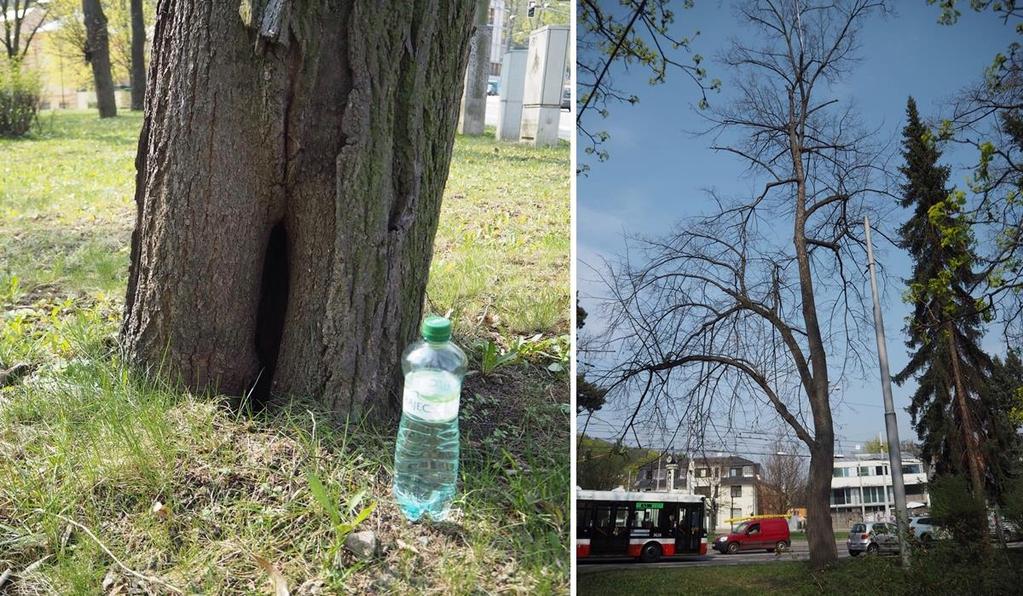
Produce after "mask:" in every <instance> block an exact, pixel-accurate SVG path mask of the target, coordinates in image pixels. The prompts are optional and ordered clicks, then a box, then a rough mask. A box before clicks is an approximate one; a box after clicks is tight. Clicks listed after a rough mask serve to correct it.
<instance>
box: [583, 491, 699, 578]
mask: <svg viewBox="0 0 1023 596" xmlns="http://www.w3.org/2000/svg"><path fill="white" fill-rule="evenodd" d="M704 498H705V497H701V496H699V495H685V494H680V493H653V492H650V493H648V492H628V491H623V490H604V491H601V490H577V491H576V498H575V511H576V541H575V544H576V547H575V550H576V556H577V557H578V558H579V559H580V560H582V559H591V558H597V557H635V558H638V559H639V560H641V561H645V562H653V561H657V560H659V559H660V558H661V557H674V556H679V555H706V554H707V531H706V529H705V528H704V527H703V520H704V515H703V513H704Z"/></svg>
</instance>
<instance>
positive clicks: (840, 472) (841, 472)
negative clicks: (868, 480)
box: [831, 468, 851, 478]
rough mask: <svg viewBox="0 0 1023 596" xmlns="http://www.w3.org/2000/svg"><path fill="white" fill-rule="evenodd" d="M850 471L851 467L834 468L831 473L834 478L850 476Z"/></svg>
mask: <svg viewBox="0 0 1023 596" xmlns="http://www.w3.org/2000/svg"><path fill="white" fill-rule="evenodd" d="M850 471H851V468H835V470H834V471H833V472H832V473H831V475H832V476H834V477H835V478H848V477H849V476H851V474H850V473H849V472H850Z"/></svg>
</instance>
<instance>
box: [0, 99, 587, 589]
mask: <svg viewBox="0 0 1023 596" xmlns="http://www.w3.org/2000/svg"><path fill="white" fill-rule="evenodd" d="M42 123H43V126H42V129H41V130H39V131H36V132H35V133H34V134H33V136H32V137H31V138H30V139H27V140H20V141H0V155H3V157H4V159H2V160H0V372H2V371H3V370H4V369H7V368H9V367H11V366H13V365H14V364H16V363H24V364H28V365H29V366H28V371H29V373H28V374H27V375H25V376H24V377H22V378H20V379H18V380H17V381H16V382H14V383H13V384H11V385H9V386H6V387H3V388H0V573H2V572H3V571H4V570H5V569H8V568H10V569H11V570H12V571H13V573H14V574H15V575H14V577H13V580H12V581H13V583H12V584H10V585H8V586H7V587H8V588H9V589H12V590H13V591H14V593H16V594H21V593H24V594H35V593H67V594H79V593H100V592H104V591H106V590H104V589H103V585H104V582H105V580H106V582H107V584H108V589H111V590H112V589H115V588H117V587H118V586H119V587H120V590H121V591H122V593H123V592H127V591H129V589H132V588H133V587H134V586H141V587H145V588H147V589H151V590H155V591H158V592H159V591H161V590H166V589H165V588H160V583H159V582H161V581H162V582H166V583H167V584H170V585H172V586H175V587H177V588H179V589H182V590H184V591H186V592H189V593H192V592H202V593H237V592H242V593H256V592H260V593H264V592H265V591H266V590H267V589H268V587H269V585H270V576H269V574H268V572H267V571H266V570H265V569H264V568H263V567H262V566H261V565H260V561H261V560H265V561H267V562H269V564H270V565H272V567H273V568H274V569H276V570H277V571H279V572H280V574H281V575H283V577H284V578H285V579H286V581H287V583H288V584H289V586H290V588H291V590H292V593H318V592H317V590H320V591H321V592H323V593H337V592H354V593H364V592H368V591H369V592H374V591H375V592H392V593H405V592H434V593H479V592H488V593H496V592H510V591H519V592H529V593H541V594H542V593H565V592H567V591H568V575H569V571H568V540H567V534H568V515H569V514H568V512H569V492H568V486H569V472H568V470H569V461H568V459H569V455H568V440H569V436H568V428H569V414H570V408H569V406H568V380H567V376H566V374H565V372H563V371H560V372H559V371H558V370H557V369H558V368H561V367H563V366H564V364H565V362H566V360H567V338H566V336H565V332H566V320H567V313H568V303H569V301H568V298H569V296H568V292H569V290H568V179H567V176H568V172H569V164H568V150H567V148H566V147H560V148H557V149H552V150H542V151H538V150H531V149H528V148H523V147H513V146H507V145H499V144H496V143H494V142H493V141H492V140H491V139H488V138H480V139H466V138H459V139H457V141H456V145H455V147H456V148H455V156H454V160H455V162H454V164H453V166H452V171H451V176H450V179H449V184H448V190H447V192H446V198H445V203H444V212H443V215H442V218H441V221H442V223H441V227H440V231H439V232H438V237H437V243H436V252H435V257H434V261H433V270H432V271H431V280H430V289H429V300H430V301H431V305H432V306H433V308H434V309H435V310H437V311H442V312H445V311H449V310H450V311H452V312H453V313H455V316H457V317H458V318H459V321H460V323H459V329H461V330H462V335H461V336H460V338H459V340H460V341H461V342H462V343H464V344H467V345H470V346H473V345H475V343H476V342H477V341H478V340H479V339H482V338H484V337H486V338H488V339H491V340H493V341H495V342H496V343H497V344H499V345H500V346H501V348H500V349H501V351H504V352H509V353H511V352H513V353H514V354H515V358H512V359H509V362H511V363H510V364H507V365H504V366H502V367H500V368H499V369H496V370H493V371H489V374H487V375H485V376H484V375H481V374H475V375H471V376H470V377H468V378H467V379H466V383H465V386H464V389H463V398H462V415H461V421H462V424H461V425H462V429H463V432H462V445H461V451H462V459H461V461H462V467H461V479H460V480H461V481H460V491H459V495H458V497H457V500H456V502H455V503H454V508H455V510H454V512H453V516H452V519H451V520H450V521H449V522H445V523H442V524H416V525H413V524H409V523H407V522H406V521H404V519H403V518H402V517H401V516H400V513H399V512H398V510H397V508H396V506H395V505H394V503H393V501H392V499H391V496H390V472H391V467H392V462H391V454H392V452H393V433H394V429H393V428H379V427H373V426H370V425H368V424H364V423H361V422H360V421H355V420H352V421H338V420H332V419H331V418H330V417H329V416H326V415H324V414H322V413H320V412H319V411H318V410H317V409H316V407H315V406H313V405H310V404H303V403H292V404H289V405H288V406H286V407H283V408H281V409H277V410H273V411H265V412H258V413H253V412H249V411H238V410H236V409H232V408H231V407H230V406H229V405H228V403H227V400H226V399H225V398H222V397H219V396H211V395H191V394H187V393H182V392H179V391H175V390H173V389H171V388H170V387H167V386H164V385H162V384H161V383H160V382H159V381H157V380H155V379H147V378H143V377H141V376H139V374H138V373H137V372H136V371H132V370H129V369H127V368H126V367H124V366H123V365H122V364H121V363H120V361H119V360H118V358H117V350H116V341H117V330H118V325H119V322H120V316H121V307H122V301H123V292H124V283H125V277H126V274H127V264H128V250H127V244H128V239H129V236H130V231H131V226H132V224H133V217H134V213H133V202H132V192H133V187H134V168H133V165H132V162H133V159H134V152H135V142H136V135H137V131H138V128H139V126H140V118H139V117H138V116H137V115H134V114H132V115H125V116H121V117H118V118H117V119H114V120H109V121H100V120H99V119H97V118H96V117H95V116H94V114H92V113H67V114H58V115H56V116H51V115H46V116H44V117H43V118H42ZM556 172H560V173H561V174H560V177H559V176H558V175H557V173H556ZM515 209H519V210H523V211H526V210H528V211H529V217H517V216H514V215H512V214H511V213H512V211H514V210H515ZM477 231H478V232H477ZM470 240H471V241H470ZM537 334H538V336H537ZM527 336H528V337H527ZM523 337H527V338H526V339H523ZM474 360H478V357H477V356H476V354H474ZM554 364H557V365H558V366H552V365H554ZM549 367H550V368H552V369H554V370H549ZM9 382H10V381H9ZM314 478H315V479H316V480H319V481H320V482H321V483H322V484H323V486H324V489H325V493H326V494H327V495H328V498H327V499H326V500H325V501H324V500H323V499H317V498H316V496H315V494H314V493H315V490H314V487H315V484H316V480H314ZM156 503H159V504H161V507H160V508H158V509H157V510H156V511H154V504H156ZM367 511H368V512H369V513H368V516H366V519H365V521H362V522H361V523H360V524H359V525H358V529H359V530H362V529H372V530H374V531H375V532H376V534H377V536H378V538H379V540H380V543H381V547H382V551H381V553H380V554H379V556H378V557H376V558H375V559H374V560H372V561H369V562H361V561H356V560H355V559H354V558H353V557H352V555H351V554H350V553H348V552H347V551H346V550H345V549H344V548H339V545H340V544H342V543H343V539H344V536H345V534H346V532H347V531H349V530H350V529H351V528H350V527H348V525H350V524H352V523H353V522H355V521H358V519H359V517H360V514H362V515H363V516H365V514H366V512H367ZM86 530H88V531H86ZM89 532H91V533H92V535H93V536H94V537H95V538H93V537H92V536H90V535H89ZM107 551H109V553H108V552H107ZM111 553H112V554H113V557H116V558H117V559H118V560H119V561H120V562H121V563H123V564H124V565H125V566H127V567H128V568H130V569H131V570H133V571H135V572H138V573H139V574H142V575H144V576H148V577H149V578H150V579H149V580H139V579H138V578H136V577H133V575H132V574H131V573H129V572H127V571H125V570H124V569H123V568H121V567H120V566H119V565H118V563H116V562H115V561H114V558H113V557H112V556H111ZM110 582H112V585H111V584H110Z"/></svg>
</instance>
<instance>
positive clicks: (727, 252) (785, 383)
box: [595, 0, 885, 568]
mask: <svg viewBox="0 0 1023 596" xmlns="http://www.w3.org/2000/svg"><path fill="white" fill-rule="evenodd" d="M884 8H885V6H884V3H883V2H879V1H872V0H849V1H838V2H819V3H818V2H801V3H798V4H797V3H776V2H773V1H770V0H762V1H759V2H746V3H744V4H742V5H741V6H740V7H739V8H738V13H739V16H740V17H741V18H742V19H743V20H744V21H745V22H746V23H747V24H748V25H749V26H750V34H749V35H748V36H744V37H743V38H742V39H739V40H736V41H735V42H734V44H733V46H732V49H731V50H730V51H729V52H728V54H727V56H726V57H725V65H726V66H728V67H729V68H731V69H732V70H733V72H734V73H735V88H736V95H737V97H738V99H737V100H736V101H735V103H734V104H732V105H731V106H730V107H727V108H724V109H720V110H715V111H714V112H713V113H711V114H709V115H708V118H710V119H711V122H712V128H711V131H712V132H715V133H719V134H718V136H717V138H722V139H728V140H730V139H736V140H735V142H734V143H732V144H723V145H719V146H716V147H715V149H717V150H719V151H722V152H726V153H729V154H732V155H735V156H738V157H740V158H741V159H743V160H745V162H746V163H747V164H749V168H750V170H751V173H752V174H753V175H756V176H763V177H765V178H766V180H767V181H766V182H765V183H764V184H763V186H762V187H761V190H760V192H759V193H757V194H755V195H754V196H752V197H751V198H749V199H745V200H737V201H725V200H723V199H720V198H718V199H717V209H716V210H715V212H713V213H712V214H711V215H709V216H707V217H701V218H696V219H693V220H689V221H686V222H684V223H683V224H682V225H681V226H679V231H678V232H676V233H674V234H672V235H670V236H669V237H667V238H663V239H658V240H649V241H642V240H641V241H638V244H639V245H640V246H641V247H642V249H641V250H640V251H639V252H641V253H642V262H641V263H640V264H639V265H638V266H633V265H632V264H631V259H632V257H631V256H630V257H629V258H627V259H626V260H625V261H624V262H623V263H622V264H621V265H620V266H618V267H617V268H615V267H612V268H611V270H610V271H609V272H608V277H607V282H608V285H609V288H610V292H611V294H612V297H611V300H610V302H611V304H610V315H609V317H610V321H611V330H610V332H609V333H608V334H607V335H608V340H607V342H608V343H607V346H608V347H609V348H614V349H615V350H616V352H617V354H618V361H617V362H615V363H613V364H611V365H609V366H608V367H607V368H606V370H605V371H604V377H603V379H600V378H598V379H595V380H596V381H598V382H601V381H604V382H603V383H602V384H603V385H604V386H605V387H607V388H608V389H610V390H611V393H609V396H613V397H615V398H617V399H627V400H628V403H629V404H630V406H631V407H632V413H631V414H630V418H629V419H628V420H627V421H626V423H625V427H624V429H623V431H622V433H623V436H624V435H626V434H627V433H629V432H630V431H632V430H633V426H634V425H635V422H636V418H637V416H638V415H639V414H640V412H648V413H649V412H651V411H657V410H658V409H660V412H661V414H660V416H661V417H667V416H669V415H670V416H672V417H674V418H676V419H679V420H695V421H699V422H698V423H699V424H705V421H706V420H707V419H709V418H710V417H711V415H712V412H713V409H714V408H715V407H717V406H716V404H717V403H718V402H717V400H721V401H726V403H727V407H728V408H729V411H730V412H732V413H734V412H735V411H737V410H744V409H746V408H749V409H750V410H754V409H755V408H757V407H759V406H766V407H768V408H770V409H772V410H773V411H774V412H775V413H776V414H777V415H778V416H779V417H780V419H781V420H782V421H784V422H785V423H786V424H787V425H788V426H789V427H790V428H791V429H792V432H793V433H794V434H795V436H796V437H797V438H798V439H799V440H800V441H802V442H803V443H804V444H805V445H806V447H807V449H808V450H809V453H810V465H809V478H808V491H807V509H808V511H807V517H808V526H807V529H808V540H809V549H810V560H811V562H812V564H813V566H814V567H816V568H821V567H823V566H826V565H827V564H829V563H831V562H833V561H835V560H836V559H837V551H836V548H835V539H834V533H833V531H832V528H831V516H830V506H829V502H830V497H831V478H832V468H833V458H834V441H835V432H834V425H833V422H832V415H831V389H832V383H833V382H839V381H840V380H841V378H842V376H843V375H845V374H847V373H848V372H851V371H852V370H855V368H856V366H855V365H856V364H857V363H859V364H862V362H859V361H858V360H857V358H858V357H859V356H858V355H859V354H870V353H871V351H872V348H871V347H870V343H869V341H872V338H873V335H872V334H871V333H870V330H872V323H871V322H870V321H869V320H868V319H867V317H869V314H868V313H869V312H870V308H868V307H867V306H866V303H865V292H864V277H863V276H862V275H859V274H854V273H853V272H859V271H861V270H862V263H863V259H864V256H865V253H864V245H863V239H862V230H861V229H860V228H859V225H860V222H862V216H863V215H864V214H865V213H868V212H870V211H871V209H872V205H874V204H875V201H874V200H873V198H874V197H875V196H876V193H877V192H884V188H883V187H879V186H877V185H876V182H877V180H876V178H877V175H876V174H877V171H878V168H879V164H880V158H879V154H878V152H877V151H876V150H874V148H872V147H871V146H869V144H868V143H867V141H866V139H867V136H868V135H867V133H864V132H862V131H861V130H860V128H859V127H858V126H856V123H855V115H854V114H853V112H852V111H851V109H849V108H845V109H841V110H840V109H838V107H837V106H836V104H837V103H838V100H837V99H833V98H828V97H827V95H828V91H829V83H831V82H834V81H838V80H840V79H841V77H842V75H843V74H844V73H845V72H846V70H847V69H848V68H849V66H850V65H851V63H852V61H853V58H854V50H855V48H856V42H857V35H858V32H859V29H860V25H861V22H862V20H863V19H864V18H865V17H866V16H867V15H869V14H871V13H876V12H879V11H883V10H884ZM780 229H785V230H788V231H790V233H789V232H785V233H784V234H779V233H778V230H780ZM820 313H826V314H825V315H823V316H822V315H821V314H820ZM868 340H869V341H868ZM832 357H834V362H832V360H831V358H832ZM861 370H862V368H861ZM749 414H750V415H751V416H752V415H753V412H749ZM648 415H652V414H648ZM704 430H705V429H704V428H694V429H691V433H692V434H700V433H702V432H703V431H704Z"/></svg>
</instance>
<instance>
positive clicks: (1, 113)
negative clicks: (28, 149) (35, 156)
mask: <svg viewBox="0 0 1023 596" xmlns="http://www.w3.org/2000/svg"><path fill="white" fill-rule="evenodd" d="M40 93H41V85H40V83H39V77H38V76H36V74H35V73H33V72H31V71H29V70H28V69H26V68H24V67H23V66H22V65H21V64H19V63H18V62H14V61H11V62H7V63H6V64H0V137H20V136H22V135H24V134H25V133H27V132H28V131H29V129H31V128H32V124H33V123H34V122H35V119H36V113H37V112H38V111H39V97H40Z"/></svg>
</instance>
